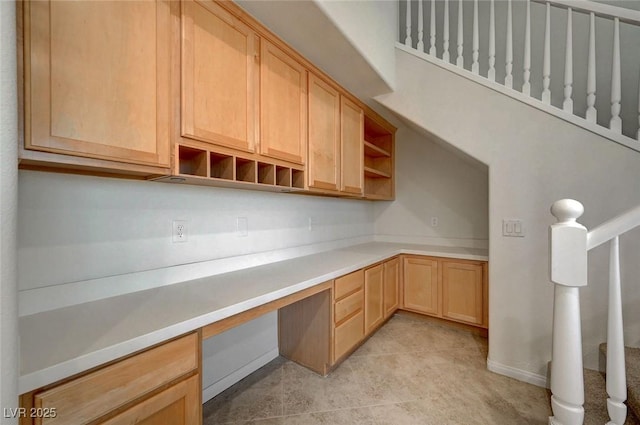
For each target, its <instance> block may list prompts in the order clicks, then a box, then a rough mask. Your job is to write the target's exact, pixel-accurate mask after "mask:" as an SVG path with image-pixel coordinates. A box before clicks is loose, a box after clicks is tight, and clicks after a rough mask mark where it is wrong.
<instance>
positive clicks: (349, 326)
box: [333, 311, 364, 363]
mask: <svg viewBox="0 0 640 425" xmlns="http://www.w3.org/2000/svg"><path fill="white" fill-rule="evenodd" d="M363 338H364V313H363V312H362V311H360V312H359V313H358V314H356V315H355V316H353V317H352V318H350V319H349V320H347V321H346V322H344V323H342V324H341V325H340V326H337V327H336V329H335V337H334V345H333V362H334V363H335V362H336V361H337V360H338V359H340V357H342V356H343V355H345V354H346V353H348V352H349V350H351V349H352V348H353V347H355V346H356V345H357V344H358V343H359V342H360V341H362V339H363Z"/></svg>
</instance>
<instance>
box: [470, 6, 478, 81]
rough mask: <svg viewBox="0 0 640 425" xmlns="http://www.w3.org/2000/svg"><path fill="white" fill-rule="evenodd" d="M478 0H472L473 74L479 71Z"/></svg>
mask: <svg viewBox="0 0 640 425" xmlns="http://www.w3.org/2000/svg"><path fill="white" fill-rule="evenodd" d="M478 31H479V30H478V0H473V44H472V46H473V55H472V57H473V62H472V63H471V72H473V73H474V74H479V73H480V64H479V63H478V57H479V56H480V52H479V51H478V50H479V48H480V35H479V34H478Z"/></svg>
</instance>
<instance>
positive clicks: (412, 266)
mask: <svg viewBox="0 0 640 425" xmlns="http://www.w3.org/2000/svg"><path fill="white" fill-rule="evenodd" d="M439 281H440V279H439V277H438V261H437V260H433V259H429V258H418V257H405V258H404V308H406V309H407V310H414V311H417V312H420V313H426V314H431V315H436V316H440V315H441V311H442V309H441V304H440V284H439Z"/></svg>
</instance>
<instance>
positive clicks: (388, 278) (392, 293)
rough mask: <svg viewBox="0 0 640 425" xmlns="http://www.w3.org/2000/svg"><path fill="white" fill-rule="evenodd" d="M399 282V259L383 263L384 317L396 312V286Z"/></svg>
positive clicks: (397, 301)
mask: <svg viewBox="0 0 640 425" xmlns="http://www.w3.org/2000/svg"><path fill="white" fill-rule="evenodd" d="M399 282H400V259H398V258H394V259H392V260H389V261H387V262H386V263H384V317H385V318H386V317H389V316H391V315H392V314H393V312H394V311H396V310H397V308H398V304H399V300H398V289H399V288H398V284H399Z"/></svg>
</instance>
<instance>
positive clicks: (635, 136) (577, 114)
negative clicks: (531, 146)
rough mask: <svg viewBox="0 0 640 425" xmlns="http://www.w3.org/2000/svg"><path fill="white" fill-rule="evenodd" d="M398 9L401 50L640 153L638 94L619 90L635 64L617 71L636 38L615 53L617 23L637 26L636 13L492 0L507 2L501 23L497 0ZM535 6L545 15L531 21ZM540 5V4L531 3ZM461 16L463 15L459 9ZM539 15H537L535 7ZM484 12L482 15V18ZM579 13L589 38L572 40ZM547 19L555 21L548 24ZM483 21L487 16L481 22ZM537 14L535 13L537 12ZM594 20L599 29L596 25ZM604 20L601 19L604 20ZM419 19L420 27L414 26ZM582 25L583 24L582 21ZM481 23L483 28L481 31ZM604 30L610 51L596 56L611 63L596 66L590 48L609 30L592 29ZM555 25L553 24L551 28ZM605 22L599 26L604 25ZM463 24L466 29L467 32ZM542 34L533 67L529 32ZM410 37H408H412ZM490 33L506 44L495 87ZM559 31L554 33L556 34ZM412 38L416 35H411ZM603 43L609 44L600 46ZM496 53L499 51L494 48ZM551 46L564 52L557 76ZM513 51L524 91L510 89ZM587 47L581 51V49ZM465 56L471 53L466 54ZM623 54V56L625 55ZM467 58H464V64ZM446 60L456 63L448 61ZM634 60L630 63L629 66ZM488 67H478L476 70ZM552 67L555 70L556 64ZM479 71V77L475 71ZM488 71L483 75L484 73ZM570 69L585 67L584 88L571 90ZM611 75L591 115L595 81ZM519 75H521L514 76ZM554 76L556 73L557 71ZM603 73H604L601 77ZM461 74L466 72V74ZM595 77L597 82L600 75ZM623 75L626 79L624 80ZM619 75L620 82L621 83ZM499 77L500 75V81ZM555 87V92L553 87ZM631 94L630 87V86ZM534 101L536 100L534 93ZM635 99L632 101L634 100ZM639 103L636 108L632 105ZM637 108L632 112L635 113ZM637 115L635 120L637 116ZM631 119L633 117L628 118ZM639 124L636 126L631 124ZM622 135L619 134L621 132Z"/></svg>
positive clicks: (546, 0) (575, 2) (436, 1)
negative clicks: (604, 98) (559, 26)
mask: <svg viewBox="0 0 640 425" xmlns="http://www.w3.org/2000/svg"><path fill="white" fill-rule="evenodd" d="M426 2H430V3H431V4H430V5H429V7H425V5H424V3H426ZM512 2H513V3H514V4H515V3H526V4H525V5H524V7H521V6H520V5H519V6H518V11H521V12H522V13H520V14H519V15H518V16H515V15H514V11H515V9H516V8H515V7H512ZM400 3H401V4H402V7H404V8H405V12H406V13H404V14H402V15H403V16H404V18H403V17H402V16H401V20H402V19H404V26H403V25H402V22H401V26H400V27H401V28H405V37H404V38H403V40H404V43H403V44H398V47H399V48H402V49H405V50H407V51H412V52H415V53H417V54H418V55H420V56H421V57H424V58H425V59H426V60H429V61H431V62H433V63H435V64H437V65H440V66H442V67H445V68H446V69H449V70H451V71H453V72H457V73H460V74H461V75H465V76H467V78H470V79H472V80H474V81H478V82H480V83H481V84H485V85H487V86H489V87H491V88H494V89H498V91H501V92H503V93H505V94H508V95H511V96H513V97H515V98H516V99H518V100H521V101H525V102H526V103H528V104H531V105H532V106H536V107H538V108H540V109H542V110H544V111H546V112H549V113H552V114H554V115H557V116H558V117H560V118H562V119H565V120H567V121H570V122H572V123H574V124H577V125H581V126H582V127H584V128H586V129H588V130H590V131H593V132H595V133H597V134H600V135H602V136H604V137H607V138H609V139H611V140H614V141H616V142H618V143H621V144H623V145H625V146H628V147H631V148H632V149H635V150H638V151H640V90H639V91H638V92H635V93H631V92H629V91H628V90H624V87H621V83H622V82H623V81H629V80H631V79H636V78H638V75H639V74H640V66H638V65H637V64H635V62H634V65H633V66H628V67H627V68H631V69H627V68H625V69H622V68H621V63H622V62H621V58H622V57H631V58H635V57H636V56H637V53H638V51H637V46H638V45H640V37H639V39H638V40H637V42H636V41H635V40H629V41H630V42H628V43H626V44H625V45H626V46H632V47H630V48H629V49H628V51H625V52H623V51H622V50H621V40H620V34H621V29H620V28H621V24H624V25H632V26H635V27H640V11H637V10H631V9H627V8H622V7H615V6H611V5H606V4H603V3H597V2H593V1H589V0H507V1H506V2H498V3H501V4H505V3H506V6H504V8H506V11H505V10H504V9H502V11H501V12H500V13H506V17H505V18H506V19H505V20H504V21H503V20H496V2H495V0H458V1H450V0H402V1H401V2H400ZM450 3H453V4H455V5H456V6H457V13H456V15H455V17H451V18H452V19H453V20H454V22H453V23H452V24H453V25H455V26H456V28H455V33H456V34H457V36H456V51H455V60H454V59H453V57H452V56H453V55H454V53H451V54H450V52H449V42H450V40H449V32H450V31H449V28H450V24H451V23H450V22H449V21H450ZM532 3H536V4H541V5H543V6H544V8H545V9H544V18H543V19H540V20H537V21H533V20H532V19H533V18H532V17H533V16H534V15H533V14H532V13H531V7H532V6H531V4H532ZM536 7H539V6H536ZM464 9H467V12H466V13H465V10H464ZM539 11H540V10H539ZM423 14H428V15H429V16H428V18H429V19H424V16H423ZM487 14H488V17H487ZM576 14H581V15H586V17H587V18H589V19H588V28H589V30H588V31H589V33H588V37H587V36H586V34H585V36H584V37H580V38H581V39H577V38H576V34H577V33H576V28H574V24H573V22H574V19H573V18H574V15H576ZM552 15H557V16H560V17H561V19H554V18H552ZM465 16H472V18H470V19H466V20H465ZM479 16H482V17H484V18H487V19H482V20H480V19H479ZM536 16H540V14H537V15H536ZM563 20H564V21H565V22H566V24H565V26H564V28H563V31H564V37H561V38H560V39H558V40H552V39H551V37H552V34H554V31H555V29H552V23H553V22H557V23H559V22H561V21H563ZM597 20H599V21H598V24H596V22H597ZM604 20H606V21H609V22H604V23H603V21H604ZM412 22H413V23H414V24H415V22H417V25H418V28H417V29H416V28H415V25H412ZM496 22H506V24H505V25H506V27H505V28H504V29H503V28H496ZM426 23H429V26H430V28H429V29H428V34H429V36H430V37H429V43H428V44H429V45H428V46H425V43H424V42H423V34H424V33H425V31H426V30H425V28H424V26H425V24H426ZM585 23H586V22H585ZM481 24H483V25H482V26H481ZM605 24H606V25H608V26H610V27H611V31H613V37H612V41H610V43H611V44H610V45H611V47H610V51H611V54H607V55H602V56H603V57H611V59H607V61H609V60H610V61H611V63H610V64H609V63H603V64H598V63H597V58H596V49H595V46H597V45H603V43H604V42H605V41H604V39H603V41H601V42H598V40H597V38H596V37H598V35H599V34H600V35H601V37H607V39H606V40H609V38H610V37H611V34H610V31H609V29H607V31H599V32H596V25H599V26H600V27H601V26H603V25H605ZM554 25H556V24H554ZM606 25H605V26H606ZM465 26H468V28H466V31H465V28H464V27H465ZM514 26H516V27H517V28H524V34H523V37H524V41H523V42H522V44H520V42H519V43H517V44H520V45H516V44H514V30H513V28H514ZM532 28H533V31H535V32H536V33H538V34H540V33H542V34H544V38H543V44H542V46H539V47H540V48H541V51H542V57H539V58H533V59H534V60H539V61H540V62H539V63H534V64H532V63H531V61H532V55H531V52H532V45H531V44H532V37H531V32H532ZM414 31H415V33H412V32H414ZM467 31H468V32H470V33H471V34H472V36H471V37H468V36H467V38H466V41H467V43H468V42H469V41H471V43H472V44H471V46H467V47H466V48H465V38H464V37H465V36H464V34H465V32H467ZM496 32H497V33H498V34H499V35H500V37H499V38H500V40H502V41H501V43H504V48H505V50H504V51H505V56H504V58H502V60H504V69H505V74H504V79H503V80H502V81H501V82H500V81H497V79H496V71H495V70H496V68H497V66H496V64H495V62H496V54H495V52H496ZM555 33H556V34H557V33H558V31H555ZM639 33H640V31H627V32H626V33H625V34H629V35H628V36H629V37H632V36H637V34H639ZM480 34H484V35H487V36H488V41H486V43H485V42H484V39H482V40H481V39H480ZM416 36H417V37H416ZM439 36H440V37H442V43H441V46H442V48H440V49H439V52H440V54H438V47H439V46H438V44H439V40H438V37H439ZM415 40H418V42H417V43H415ZM606 43H609V41H606ZM498 47H499V48H500V49H501V47H500V46H498ZM554 48H556V49H557V48H564V61H563V62H564V73H563V75H552V71H553V70H554V69H557V67H556V68H554V67H552V63H551V60H552V58H553V57H557V54H556V55H554V54H553V52H552V51H553V50H554ZM514 49H516V50H517V51H518V52H519V53H521V54H522V56H520V57H522V58H523V63H522V64H520V63H518V64H516V65H517V66H518V67H519V66H520V65H522V67H521V68H519V70H521V71H518V76H517V77H520V75H521V77H522V78H521V79H520V78H519V80H520V81H522V86H521V87H518V88H516V87H515V85H514V83H513V82H514V78H515V77H516V76H515V75H514V63H513V58H514ZM585 49H586V50H585ZM578 51H580V52H584V51H586V52H588V53H587V54H588V58H587V57H584V58H583V57H581V56H580V57H578V56H577V55H576V54H574V53H575V52H578ZM468 52H471V53H468ZM625 55H626V56H625ZM469 59H470V60H469ZM452 61H453V62H454V63H452ZM632 62H633V61H632ZM484 64H486V66H485V67H484V69H482V67H483V66H484ZM532 66H533V67H534V69H535V68H537V70H538V71H539V72H541V78H540V77H539V76H540V74H537V75H538V77H537V78H540V79H539V80H538V79H536V81H532V80H531V74H532ZM554 66H555V65H554ZM481 69H482V72H481ZM485 70H486V71H485ZM574 70H585V72H586V81H584V87H582V86H580V87H577V86H576V83H577V82H578V81H579V82H580V84H582V83H583V79H582V78H576V77H575V75H574ZM609 70H610V72H611V74H610V77H611V78H610V93H611V95H610V97H611V99H610V101H611V103H610V108H609V109H610V111H608V112H605V111H604V110H603V107H604V105H603V103H602V102H601V103H600V107H601V110H600V111H597V110H596V106H597V103H596V100H597V98H596V96H597V92H596V81H600V84H604V81H603V78H604V79H605V80H608V76H609V74H608V72H609ZM520 72H522V74H520ZM556 72H557V71H556ZM603 72H604V73H603ZM467 74H472V76H468V75H467ZM599 74H601V78H600V80H598V75H599ZM623 74H624V75H623ZM623 77H624V78H623ZM500 79H502V78H500ZM553 80H556V81H563V84H562V85H561V86H552V81H553ZM532 85H534V86H535V87H536V90H538V93H540V94H539V98H538V97H535V98H534V97H532V90H531V88H532ZM554 87H555V88H554ZM557 87H562V92H563V93H562V94H563V95H562V96H557V97H556V98H555V99H556V101H555V103H556V104H555V105H553V99H554V97H553V96H552V91H553V90H558V89H557ZM578 90H580V91H582V96H581V97H580V102H578V103H576V99H575V93H576V92H577V91H578ZM634 90H635V89H634ZM536 96H538V95H536ZM623 96H629V99H627V100H626V101H625V103H624V104H623V102H622V97H623ZM636 102H637V103H636ZM625 104H626V105H627V108H629V105H632V106H631V109H633V111H631V110H629V112H628V113H627V115H626V117H627V120H626V122H625V123H624V126H625V127H624V128H623V120H622V118H623V115H622V107H623V105H625ZM636 105H638V107H637V108H636V107H635V106H636ZM636 110H637V111H636ZM636 112H637V115H636ZM598 114H600V115H601V117H600V118H601V119H600V120H599V123H598ZM630 117H633V119H629V118H630ZM636 121H637V122H636ZM623 130H625V131H623Z"/></svg>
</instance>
